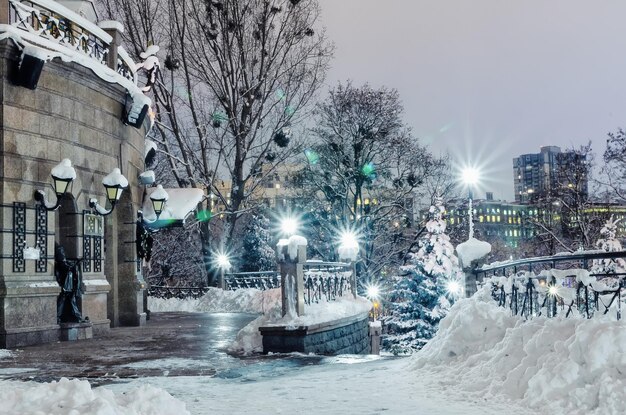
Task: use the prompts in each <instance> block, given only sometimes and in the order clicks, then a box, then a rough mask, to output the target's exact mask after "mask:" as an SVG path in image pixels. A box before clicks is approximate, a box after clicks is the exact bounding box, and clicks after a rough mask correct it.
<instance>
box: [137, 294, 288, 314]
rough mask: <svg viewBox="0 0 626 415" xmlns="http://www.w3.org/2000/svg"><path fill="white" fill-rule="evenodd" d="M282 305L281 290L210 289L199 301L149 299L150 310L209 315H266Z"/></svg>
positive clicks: (191, 299)
mask: <svg viewBox="0 0 626 415" xmlns="http://www.w3.org/2000/svg"><path fill="white" fill-rule="evenodd" d="M278 304H280V288H276V289H274V290H268V291H260V290H255V289H242V290H235V291H224V290H222V289H219V288H209V291H208V292H207V293H205V294H204V295H203V296H202V297H200V298H198V299H193V298H190V299H186V300H181V299H178V298H170V299H168V300H164V299H162V298H154V297H148V310H150V311H151V312H159V311H191V312H194V311H197V312H207V313H261V314H262V313H265V312H269V311H271V310H273V309H275V308H276V307H277V305H278Z"/></svg>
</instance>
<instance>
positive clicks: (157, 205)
mask: <svg viewBox="0 0 626 415" xmlns="http://www.w3.org/2000/svg"><path fill="white" fill-rule="evenodd" d="M169 198H170V195H168V194H167V192H166V191H165V189H163V186H161V185H158V186H157V188H156V190H155V191H154V192H152V193H151V194H150V202H151V203H152V209H154V213H155V215H156V218H157V220H158V219H159V216H161V213H162V212H163V208H164V207H165V202H167V199H169Z"/></svg>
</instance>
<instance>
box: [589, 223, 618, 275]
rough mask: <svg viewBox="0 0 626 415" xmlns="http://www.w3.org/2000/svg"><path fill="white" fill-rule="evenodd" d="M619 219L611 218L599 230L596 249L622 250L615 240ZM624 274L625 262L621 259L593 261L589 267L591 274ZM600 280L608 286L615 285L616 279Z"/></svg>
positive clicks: (606, 250) (607, 250)
mask: <svg viewBox="0 0 626 415" xmlns="http://www.w3.org/2000/svg"><path fill="white" fill-rule="evenodd" d="M618 222H619V219H613V217H612V216H611V218H610V219H609V220H607V221H606V223H605V224H604V226H603V227H602V229H601V230H600V235H601V238H600V239H598V241H597V242H596V247H597V248H598V249H601V250H603V251H605V252H616V251H621V250H622V244H621V242H620V241H619V240H618V239H617V238H616V234H617V224H618ZM623 272H626V261H625V260H624V259H623V258H603V259H594V260H593V266H592V267H591V273H592V274H617V273H623ZM600 279H601V280H602V281H603V282H604V283H606V284H607V285H609V286H614V285H617V283H618V282H619V281H618V279H617V278H602V277H600Z"/></svg>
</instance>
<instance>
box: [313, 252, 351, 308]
mask: <svg viewBox="0 0 626 415" xmlns="http://www.w3.org/2000/svg"><path fill="white" fill-rule="evenodd" d="M304 268H305V269H304V303H305V304H311V303H319V302H320V301H333V300H335V299H337V298H338V297H342V296H344V295H348V294H351V292H352V291H351V288H352V287H351V284H352V265H350V264H347V263H342V262H319V261H307V262H306V264H305V265H304Z"/></svg>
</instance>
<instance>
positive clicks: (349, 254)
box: [337, 230, 359, 298]
mask: <svg viewBox="0 0 626 415" xmlns="http://www.w3.org/2000/svg"><path fill="white" fill-rule="evenodd" d="M337 251H338V253H339V260H348V261H350V265H351V267H352V284H351V285H352V295H353V296H354V298H356V283H357V281H356V259H357V256H358V255H359V240H358V238H357V236H356V234H355V233H354V232H352V231H349V230H347V231H344V232H342V233H341V234H340V235H339V248H338V250H337Z"/></svg>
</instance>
